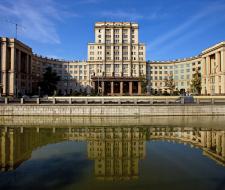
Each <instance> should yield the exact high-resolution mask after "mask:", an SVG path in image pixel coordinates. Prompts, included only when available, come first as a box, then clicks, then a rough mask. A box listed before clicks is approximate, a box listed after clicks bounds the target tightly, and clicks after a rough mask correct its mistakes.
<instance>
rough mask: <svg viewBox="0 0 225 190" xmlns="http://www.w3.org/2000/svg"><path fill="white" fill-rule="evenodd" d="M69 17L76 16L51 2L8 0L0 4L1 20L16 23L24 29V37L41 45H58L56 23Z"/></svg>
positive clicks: (42, 0)
mask: <svg viewBox="0 0 225 190" xmlns="http://www.w3.org/2000/svg"><path fill="white" fill-rule="evenodd" d="M70 16H76V15H75V14H71V13H70V12H68V11H66V10H64V9H61V8H59V6H58V5H57V4H56V3H54V1H53V0H32V1H31V0H17V1H14V0H8V1H2V2H1V4H0V17H1V18H2V19H3V20H4V19H7V20H11V21H14V22H17V23H18V24H19V25H22V26H23V27H24V30H23V32H22V35H23V36H24V37H26V38H29V39H32V40H35V41H39V42H42V43H53V44H59V43H60V38H59V35H58V33H57V30H56V23H57V22H62V21H63V20H64V18H65V17H70ZM5 24H6V23H5Z"/></svg>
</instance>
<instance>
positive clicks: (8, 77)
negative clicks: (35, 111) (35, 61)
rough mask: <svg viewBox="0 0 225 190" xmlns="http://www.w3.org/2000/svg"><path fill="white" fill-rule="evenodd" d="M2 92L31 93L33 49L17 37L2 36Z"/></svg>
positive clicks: (8, 93)
mask: <svg viewBox="0 0 225 190" xmlns="http://www.w3.org/2000/svg"><path fill="white" fill-rule="evenodd" d="M0 47H1V50H0V52H1V53H0V60H1V65H0V66H1V67H0V94H2V95H3V96H7V95H10V96H17V95H18V94H27V93H31V91H32V90H31V89H32V60H31V59H32V50H31V48H30V47H28V46H26V45H25V44H23V43H21V42H19V41H18V40H16V39H9V38H0Z"/></svg>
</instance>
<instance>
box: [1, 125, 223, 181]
mask: <svg viewBox="0 0 225 190" xmlns="http://www.w3.org/2000/svg"><path fill="white" fill-rule="evenodd" d="M66 140H68V141H84V142H87V155H88V159H89V160H93V161H94V173H95V177H96V178H97V179H107V180H131V179H136V178H138V177H139V161H140V160H142V159H145V158H146V142H147V141H158V140H160V141H170V142H176V143H184V144H189V145H190V146H192V147H196V148H200V149H201V150H202V152H203V155H205V156H207V157H208V158H210V159H212V160H214V161H215V162H217V163H219V164H220V165H222V166H225V131H222V130H218V129H208V128H191V127H186V128H183V127H67V128H62V127H60V128H56V127H49V128H47V127H46V126H45V127H44V128H40V127H28V126H25V127H15V126H14V127H12V126H8V127H7V126H4V127H1V128H0V168H1V171H2V172H6V171H9V170H14V169H16V168H17V167H18V166H19V165H20V164H21V163H23V162H24V161H26V160H28V159H29V158H30V157H31V154H32V151H34V150H35V149H37V148H38V147H42V146H44V145H47V144H51V143H57V142H62V141H66Z"/></svg>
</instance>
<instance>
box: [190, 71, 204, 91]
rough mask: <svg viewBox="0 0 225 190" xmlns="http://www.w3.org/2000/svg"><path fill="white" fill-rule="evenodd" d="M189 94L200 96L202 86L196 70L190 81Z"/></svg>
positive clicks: (199, 74) (199, 75)
mask: <svg viewBox="0 0 225 190" xmlns="http://www.w3.org/2000/svg"><path fill="white" fill-rule="evenodd" d="M190 86H191V92H193V93H197V94H201V90H202V84H201V73H199V71H198V70H196V72H195V74H194V75H193V78H192V80H191V85H190Z"/></svg>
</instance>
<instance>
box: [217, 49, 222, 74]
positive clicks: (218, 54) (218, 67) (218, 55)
mask: <svg viewBox="0 0 225 190" xmlns="http://www.w3.org/2000/svg"><path fill="white" fill-rule="evenodd" d="M220 59H221V56H220V52H219V51H218V52H216V73H218V72H220V70H221V68H220V63H221V60H220Z"/></svg>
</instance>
